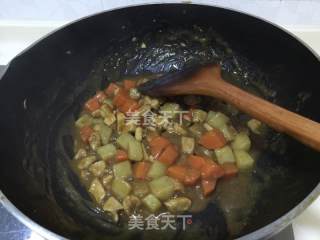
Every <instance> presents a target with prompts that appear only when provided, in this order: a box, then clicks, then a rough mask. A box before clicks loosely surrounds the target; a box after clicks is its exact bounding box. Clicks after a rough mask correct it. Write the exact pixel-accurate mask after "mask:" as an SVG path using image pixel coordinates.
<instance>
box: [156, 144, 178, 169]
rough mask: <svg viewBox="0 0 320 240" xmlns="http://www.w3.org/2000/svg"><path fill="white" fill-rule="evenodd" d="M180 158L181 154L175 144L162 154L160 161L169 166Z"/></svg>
mask: <svg viewBox="0 0 320 240" xmlns="http://www.w3.org/2000/svg"><path fill="white" fill-rule="evenodd" d="M178 156H179V153H178V151H177V148H176V147H175V146H174V145H173V144H170V145H168V146H167V147H166V148H165V149H164V151H163V152H162V153H161V154H160V156H159V158H158V160H159V161H160V162H162V163H164V164H166V165H167V166H169V165H171V164H173V163H174V162H175V160H176V159H177V157H178Z"/></svg>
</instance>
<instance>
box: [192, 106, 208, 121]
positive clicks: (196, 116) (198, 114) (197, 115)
mask: <svg viewBox="0 0 320 240" xmlns="http://www.w3.org/2000/svg"><path fill="white" fill-rule="evenodd" d="M206 118H207V112H206V111H203V110H201V109H193V110H192V121H193V122H204V121H205V120H206Z"/></svg>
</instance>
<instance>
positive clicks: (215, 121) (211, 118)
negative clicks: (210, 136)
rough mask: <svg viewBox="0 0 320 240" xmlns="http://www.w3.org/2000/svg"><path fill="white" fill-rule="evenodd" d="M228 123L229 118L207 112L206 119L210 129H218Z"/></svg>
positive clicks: (219, 113) (217, 113)
mask: <svg viewBox="0 0 320 240" xmlns="http://www.w3.org/2000/svg"><path fill="white" fill-rule="evenodd" d="M228 122H229V118H228V117H227V116H226V115H224V114H223V113H221V112H213V111H209V113H208V117H207V123H208V124H209V125H210V126H211V127H214V128H218V129H220V128H221V127H223V126H224V125H225V124H226V123H228Z"/></svg>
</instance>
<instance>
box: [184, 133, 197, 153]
mask: <svg viewBox="0 0 320 240" xmlns="http://www.w3.org/2000/svg"><path fill="white" fill-rule="evenodd" d="M181 147H182V152H184V153H188V154H191V153H193V150H194V147H195V140H194V138H191V137H184V136H182V137H181Z"/></svg>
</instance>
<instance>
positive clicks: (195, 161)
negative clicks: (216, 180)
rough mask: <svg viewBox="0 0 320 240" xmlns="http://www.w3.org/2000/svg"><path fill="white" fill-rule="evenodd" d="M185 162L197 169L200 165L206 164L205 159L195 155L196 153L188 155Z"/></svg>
mask: <svg viewBox="0 0 320 240" xmlns="http://www.w3.org/2000/svg"><path fill="white" fill-rule="evenodd" d="M187 162H188V164H189V166H190V167H192V168H194V169H197V170H200V169H201V168H202V166H203V165H205V164H206V160H205V159H204V158H203V157H200V156H196V155H190V156H188V158H187Z"/></svg>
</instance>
